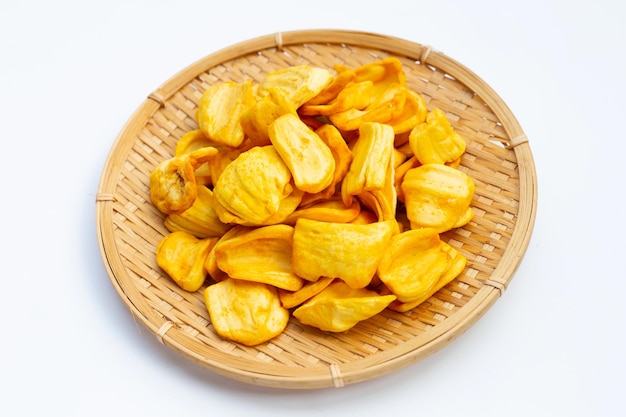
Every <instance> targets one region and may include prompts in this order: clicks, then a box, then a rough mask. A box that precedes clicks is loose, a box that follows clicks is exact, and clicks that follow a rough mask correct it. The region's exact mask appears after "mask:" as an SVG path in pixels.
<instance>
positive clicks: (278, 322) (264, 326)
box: [204, 278, 289, 346]
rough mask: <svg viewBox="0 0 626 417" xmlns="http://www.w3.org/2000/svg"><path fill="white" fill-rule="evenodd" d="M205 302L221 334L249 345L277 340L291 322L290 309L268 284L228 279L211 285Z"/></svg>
mask: <svg viewBox="0 0 626 417" xmlns="http://www.w3.org/2000/svg"><path fill="white" fill-rule="evenodd" d="M204 302H205V305H206V308H207V311H208V313H209V317H210V319H211V324H212V325H213V328H214V329H215V331H216V332H217V334H219V335H220V336H222V337H223V338H225V339H228V340H231V341H233V342H237V343H241V344H242V345H246V346H256V345H258V344H261V343H263V342H267V341H268V340H271V339H273V338H274V337H276V336H278V335H279V334H281V333H282V331H283V330H284V329H285V327H286V326H287V323H288V322H289V310H287V309H286V308H284V307H283V306H282V305H281V304H280V299H279V298H278V293H277V290H276V288H274V287H272V286H270V285H267V284H262V283H258V282H251V281H242V280H237V279H233V278H228V279H225V280H223V281H220V282H218V283H217V284H213V285H210V286H208V287H207V288H206V289H205V290H204Z"/></svg>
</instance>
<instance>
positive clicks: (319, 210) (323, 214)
mask: <svg viewBox="0 0 626 417" xmlns="http://www.w3.org/2000/svg"><path fill="white" fill-rule="evenodd" d="M360 211H361V205H360V204H359V202H358V201H356V200H354V201H353V202H352V205H351V206H350V207H346V205H345V204H343V201H341V200H340V199H339V198H332V199H328V200H321V201H317V202H314V203H312V204H309V205H307V206H300V207H298V208H297V209H296V210H295V211H294V212H293V213H291V214H290V215H289V217H287V218H286V219H285V220H284V221H283V223H285V224H290V225H295V224H296V221H297V220H298V219H301V218H305V219H310V220H317V221H322V222H331V223H349V222H351V221H352V220H354V219H355V218H356V217H357V216H358V215H359V212H360Z"/></svg>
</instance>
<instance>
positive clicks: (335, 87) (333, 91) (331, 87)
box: [306, 65, 356, 105]
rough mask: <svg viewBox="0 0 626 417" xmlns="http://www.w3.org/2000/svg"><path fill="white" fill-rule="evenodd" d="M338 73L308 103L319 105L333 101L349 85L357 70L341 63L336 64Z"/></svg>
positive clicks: (335, 67)
mask: <svg viewBox="0 0 626 417" xmlns="http://www.w3.org/2000/svg"><path fill="white" fill-rule="evenodd" d="M334 69H335V71H336V72H337V75H335V77H334V78H333V80H332V81H331V83H330V84H328V85H327V86H326V87H325V88H324V89H323V90H322V91H320V92H319V94H318V95H316V96H315V97H313V98H312V99H310V100H309V101H308V102H307V103H306V104H309V105H317V104H326V103H329V102H330V101H332V100H333V99H334V98H335V97H337V95H338V94H339V93H340V92H341V91H342V90H343V89H344V87H346V85H348V83H349V82H350V81H352V80H353V79H354V77H355V76H356V74H355V72H354V71H352V70H351V69H350V68H348V67H343V66H340V65H335V66H334Z"/></svg>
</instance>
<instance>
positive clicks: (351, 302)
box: [293, 280, 396, 332]
mask: <svg viewBox="0 0 626 417" xmlns="http://www.w3.org/2000/svg"><path fill="white" fill-rule="evenodd" d="M395 299H396V296H395V295H379V294H378V293H377V292H375V291H370V290H367V289H365V288H359V289H355V288H351V287H350V286H349V285H347V284H346V283H344V282H343V281H341V280H337V281H334V282H333V283H331V284H330V285H329V286H328V287H326V288H325V289H324V290H323V291H322V292H320V293H319V294H317V295H316V296H315V297H313V298H312V299H311V300H309V301H307V302H306V303H305V304H303V305H301V306H300V307H298V308H297V309H295V310H294V311H293V315H294V317H295V318H297V319H298V320H299V321H300V322H301V323H303V324H306V325H309V326H313V327H316V328H318V329H320V330H324V331H328V332H345V331H347V330H349V329H351V328H352V327H354V326H355V325H356V324H358V323H359V322H361V321H364V320H367V319H369V318H371V317H373V316H375V315H376V314H378V313H380V312H381V311H383V310H384V309H385V308H386V307H387V306H388V305H389V304H390V303H391V302H392V301H394V300H395Z"/></svg>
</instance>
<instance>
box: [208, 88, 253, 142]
mask: <svg viewBox="0 0 626 417" xmlns="http://www.w3.org/2000/svg"><path fill="white" fill-rule="evenodd" d="M253 104H254V96H253V94H252V82H251V81H250V80H246V81H244V82H241V83H236V82H233V81H224V82H221V83H217V84H214V85H212V86H210V87H209V88H207V90H206V91H205V92H204V93H203V94H202V97H201V98H200V103H199V104H198V111H197V113H196V121H197V122H198V126H199V127H200V130H202V132H203V133H204V134H205V135H206V137H207V138H209V139H211V140H214V141H215V142H218V143H220V144H223V145H226V146H229V147H233V148H235V147H237V146H239V145H241V144H242V143H243V140H244V137H245V135H244V132H243V127H242V126H241V115H242V114H243V113H245V112H246V110H248V108H249V107H250V106H252V105H253Z"/></svg>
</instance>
